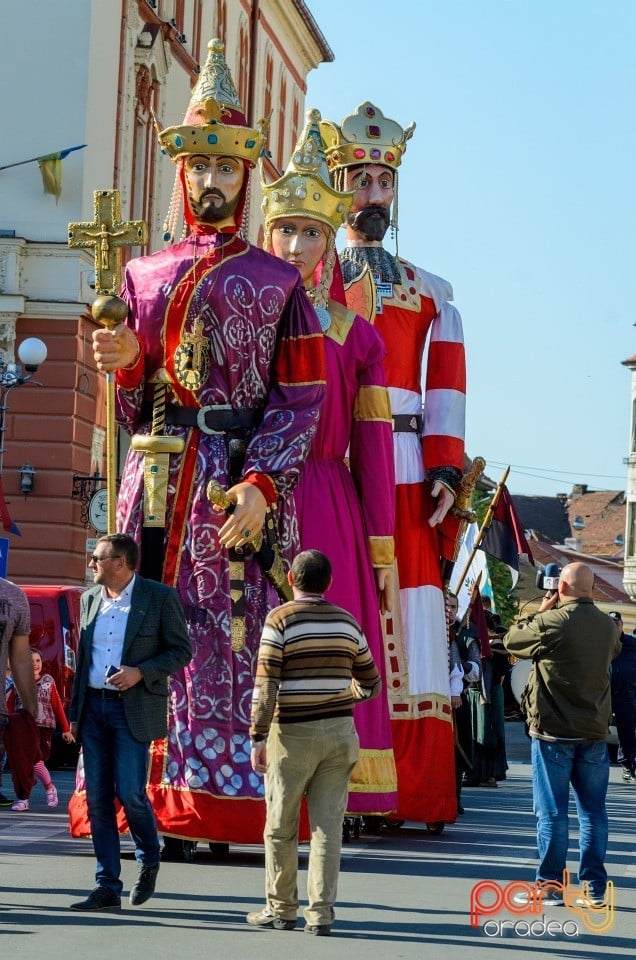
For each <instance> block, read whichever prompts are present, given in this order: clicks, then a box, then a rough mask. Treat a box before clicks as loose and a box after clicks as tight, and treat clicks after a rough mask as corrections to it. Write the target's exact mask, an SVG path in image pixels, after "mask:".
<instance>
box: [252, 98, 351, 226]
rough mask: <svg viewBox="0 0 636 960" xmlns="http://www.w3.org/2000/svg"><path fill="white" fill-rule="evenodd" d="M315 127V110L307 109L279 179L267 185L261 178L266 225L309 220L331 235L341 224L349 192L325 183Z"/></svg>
mask: <svg viewBox="0 0 636 960" xmlns="http://www.w3.org/2000/svg"><path fill="white" fill-rule="evenodd" d="M319 124H320V113H319V112H318V110H308V111H307V114H306V122H305V127H304V130H303V132H302V133H301V135H300V138H299V140H298V143H297V145H296V149H295V150H294V152H293V154H292V156H291V159H290V161H289V163H288V165H287V170H286V171H285V173H284V174H283V176H282V177H281V178H280V179H279V180H275V181H274V182H273V183H269V184H266V183H264V182H263V180H262V178H261V185H262V188H263V205H262V210H263V215H264V217H265V221H266V222H267V223H269V222H271V221H272V220H278V219H280V218H281V217H311V218H312V219H313V220H320V221H321V222H322V223H326V224H327V225H328V226H329V227H331V228H332V230H333V231H334V232H336V231H337V230H338V227H340V226H341V225H342V224H343V223H344V221H345V218H346V216H347V213H348V212H349V209H350V207H351V204H352V203H353V193H340V192H339V191H337V190H334V189H333V187H332V186H331V184H330V182H329V170H328V169H327V160H326V157H325V147H324V144H323V141H322V137H321V135H320V126H319Z"/></svg>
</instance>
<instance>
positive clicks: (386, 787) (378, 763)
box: [349, 749, 397, 793]
mask: <svg viewBox="0 0 636 960" xmlns="http://www.w3.org/2000/svg"><path fill="white" fill-rule="evenodd" d="M396 790H397V771H396V769H395V758H394V756H393V750H364V749H361V750H360V757H359V759H358V762H357V763H356V765H355V767H354V768H353V773H352V774H351V778H350V780H349V792H350V793H394V792H395V791H396Z"/></svg>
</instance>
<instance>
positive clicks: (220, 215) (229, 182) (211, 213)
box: [185, 155, 245, 226]
mask: <svg viewBox="0 0 636 960" xmlns="http://www.w3.org/2000/svg"><path fill="white" fill-rule="evenodd" d="M244 180H245V166H244V165H243V162H242V161H241V160H240V159H237V158H236V157H208V156H203V155H201V156H191V157H187V158H186V161H185V181H186V186H187V190H188V199H189V202H190V208H191V210H192V213H193V214H194V217H195V219H196V220H200V221H203V222H204V223H214V224H216V225H217V226H224V225H226V224H233V223H234V213H235V211H236V208H237V206H238V204H239V201H240V199H241V190H242V187H243V181H244Z"/></svg>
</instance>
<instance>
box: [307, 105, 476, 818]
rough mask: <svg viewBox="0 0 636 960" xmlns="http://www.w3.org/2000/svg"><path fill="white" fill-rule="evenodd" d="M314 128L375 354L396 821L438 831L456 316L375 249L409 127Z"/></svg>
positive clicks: (372, 111)
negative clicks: (375, 339) (388, 529)
mask: <svg viewBox="0 0 636 960" xmlns="http://www.w3.org/2000/svg"><path fill="white" fill-rule="evenodd" d="M320 129H321V133H322V136H323V139H324V142H325V146H326V152H327V163H328V165H329V169H330V172H331V175H332V182H333V183H334V186H335V187H336V188H337V189H341V190H354V191H355V194H354V201H353V206H352V208H351V211H350V213H349V216H348V219H347V245H346V249H345V250H344V252H343V253H342V254H341V260H342V269H343V275H344V280H345V285H346V286H347V287H348V289H347V302H348V303H349V305H350V306H352V307H355V308H357V309H359V310H361V311H362V310H363V309H364V308H365V306H369V310H368V313H367V316H368V319H370V320H371V322H372V323H373V324H374V326H375V328H376V330H377V331H378V332H379V333H380V334H381V336H382V338H383V340H384V343H385V345H386V349H387V356H386V358H385V362H384V365H385V370H386V378H387V383H388V387H389V395H390V399H391V408H392V413H393V424H394V451H395V470H396V522H395V550H396V560H397V573H398V580H399V593H400V603H399V604H398V605H396V606H397V609H396V615H394V616H393V617H392V618H391V619H390V620H388V621H387V623H386V630H385V650H386V657H387V674H388V675H387V684H388V690H389V698H390V710H391V726H392V732H393V748H394V752H395V759H396V764H397V771H398V817H400V818H402V819H409V820H415V821H418V822H425V823H428V824H435V825H438V824H443V823H444V822H452V821H453V820H454V819H455V816H456V798H455V782H454V763H453V729H452V713H451V707H450V688H449V666H448V640H447V625H446V617H445V609H444V597H443V585H444V582H445V578H446V575H445V573H444V572H443V568H444V567H445V566H446V565H447V564H448V563H451V562H452V561H453V560H454V557H455V545H456V544H455V541H456V536H457V532H458V526H459V524H458V521H457V520H456V519H455V518H454V517H452V516H451V515H450V514H449V510H450V508H451V507H452V505H453V502H454V498H455V491H456V489H457V487H458V485H459V482H460V479H461V476H462V467H463V458H464V409H465V364H464V345H463V338H462V327H461V319H460V316H459V314H458V312H457V310H456V309H455V308H454V307H453V305H452V304H451V302H450V301H451V300H452V289H451V286H450V284H449V283H447V282H446V281H445V280H442V279H440V278H439V277H436V276H434V275H433V274H431V273H428V272H426V271H424V270H421V269H420V268H419V267H416V266H414V265H413V264H411V263H409V262H408V261H406V260H404V259H402V258H401V257H398V256H397V255H393V254H392V253H390V252H389V251H388V250H386V249H385V248H384V246H383V239H384V236H385V234H386V231H387V230H388V228H389V226H390V225H391V207H392V205H393V226H394V227H396V226H397V213H396V208H397V176H398V167H399V166H400V163H401V160H402V156H403V154H404V151H405V150H406V145H407V141H408V140H409V139H410V137H411V136H412V134H413V130H414V125H411V126H410V127H408V128H407V129H406V130H405V129H403V128H402V127H401V126H400V125H399V124H398V123H396V122H395V121H393V120H390V119H388V118H387V117H385V116H384V115H383V113H382V111H381V110H379V109H378V108H377V107H375V106H374V105H373V104H371V103H369V102H366V103H363V104H362V105H361V106H359V107H358V108H357V110H356V111H355V113H353V114H352V115H351V116H348V117H346V118H345V119H344V120H343V121H342V123H341V124H336V123H333V122H331V121H323V122H322V123H321V125H320ZM371 278H372V281H373V282H372V283H370V284H369V283H368V281H370V280H371ZM427 341H428V358H427V364H426V369H425V370H424V369H423V356H424V350H425V346H426V343H427ZM423 380H425V394H424V399H423V398H422V381H423Z"/></svg>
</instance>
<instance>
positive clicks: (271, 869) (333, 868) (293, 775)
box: [263, 717, 360, 926]
mask: <svg viewBox="0 0 636 960" xmlns="http://www.w3.org/2000/svg"><path fill="white" fill-rule="evenodd" d="M359 747H360V745H359V741H358V735H357V734H356V731H355V727H354V725H353V719H352V718H351V717H330V718H326V719H324V720H308V721H306V722H303V723H284V724H279V723H274V724H272V728H271V730H270V734H269V738H268V741H267V775H266V777H265V798H266V802H267V822H266V824H265V833H264V838H263V839H264V842H265V888H266V894H267V906H268V907H269V909H270V910H271V911H272V913H275V914H276V915H277V916H278V917H280V918H281V919H282V920H295V919H296V911H297V909H298V887H297V875H298V822H299V818H300V805H301V802H302V798H303V794H304V795H305V796H306V798H307V808H308V811H309V822H310V825H311V841H310V844H309V864H308V868H307V899H308V900H309V905H308V907H307V908H306V909H305V911H304V915H305V920H306V921H307V923H308V924H311V925H314V924H315V925H318V926H323V925H324V926H331V923H332V921H333V918H334V916H335V914H334V903H335V900H336V892H337V886H338V873H339V871H340V848H341V845H342V821H343V818H344V812H345V809H346V803H347V791H348V784H349V777H350V776H351V773H352V771H353V768H354V767H355V765H356V761H357V760H358V755H359V752H360V749H359Z"/></svg>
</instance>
